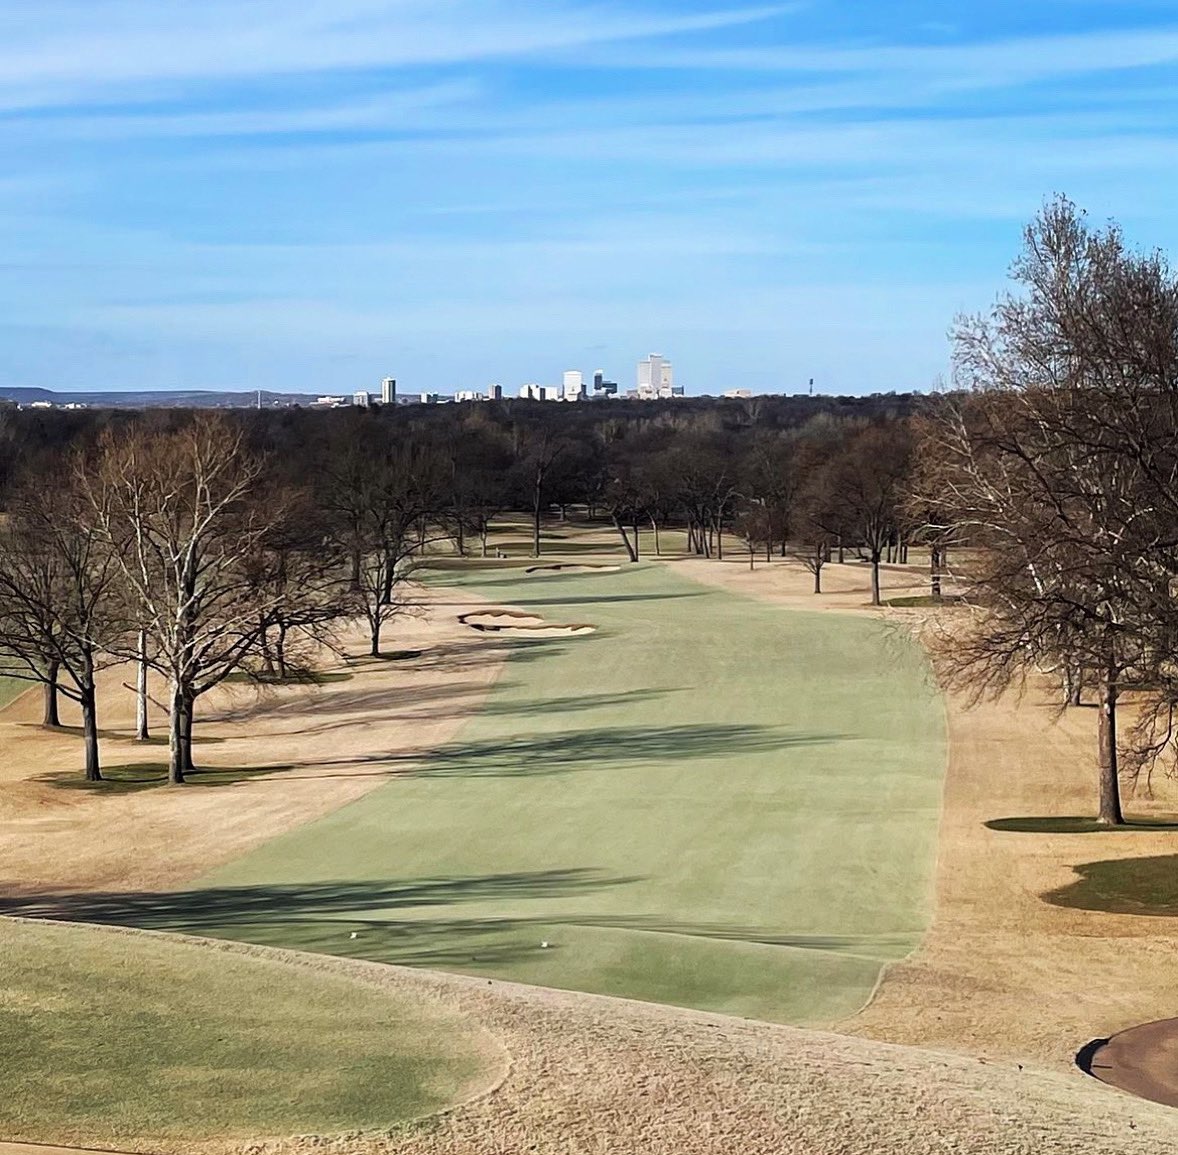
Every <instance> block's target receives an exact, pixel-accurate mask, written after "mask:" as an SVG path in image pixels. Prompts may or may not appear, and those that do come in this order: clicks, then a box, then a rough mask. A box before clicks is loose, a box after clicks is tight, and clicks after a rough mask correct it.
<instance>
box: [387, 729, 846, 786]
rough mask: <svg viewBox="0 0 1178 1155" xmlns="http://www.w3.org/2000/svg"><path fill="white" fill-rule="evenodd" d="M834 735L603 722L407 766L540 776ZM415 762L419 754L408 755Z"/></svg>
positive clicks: (467, 747) (465, 746)
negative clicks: (583, 728) (414, 757)
mask: <svg viewBox="0 0 1178 1155" xmlns="http://www.w3.org/2000/svg"><path fill="white" fill-rule="evenodd" d="M841 737H842V736H841V735H838V734H789V733H786V732H785V731H784V730H782V729H780V728H778V727H775V726H737V725H695V726H690V725H689V726H650V727H648V726H605V727H600V728H597V729H593V730H574V731H571V732H567V731H566V732H560V733H555V734H540V735H534V736H529V737H525V738H496V739H490V740H485V741H479V742H466V743H462V744H458V745H453V746H447V747H444V748H443V749H441V750H439V751H437V753H435V754H432V755H431V756H430V758H429V761H428V762H426V763H424V764H419V765H417V766H416V767H415V768H414V769H413V770H411V771H409V776H410V777H413V778H477V777H497V778H498V777H502V778H515V777H523V778H526V777H540V776H543V775H549V774H566V773H569V772H570V771H574V770H597V769H600V770H607V769H612V768H616V767H618V766H639V765H642V764H644V763H650V762H657V763H666V762H672V763H674V762H687V761H690V760H693V759H697V758H712V757H716V756H718V755H725V756H728V757H734V756H737V755H741V754H757V753H764V752H768V751H778V750H780V751H783V750H787V749H790V748H793V747H798V746H820V745H825V744H827V743H831V742H838V741H840V739H841ZM411 761H415V762H419V761H420V760H419V759H411Z"/></svg>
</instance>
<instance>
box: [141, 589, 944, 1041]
mask: <svg viewBox="0 0 1178 1155" xmlns="http://www.w3.org/2000/svg"><path fill="white" fill-rule="evenodd" d="M438 580H439V582H440V583H441V582H444V583H445V584H446V585H454V586H458V587H461V588H462V589H466V590H469V591H470V592H471V593H474V594H478V595H480V596H482V597H485V598H490V599H493V600H494V601H495V602H496V603H499V604H502V605H505V606H512V607H516V608H519V609H523V610H527V611H529V612H534V613H535V614H536V615H537V616H539V617H543V618H545V619H546V620H548V621H551V622H578V623H592V624H593V625H595V626H597V632H596V633H595V634H593V635H590V636H585V637H575V638H556V639H551V640H544V641H536V642H529V641H522V642H515V643H511V644H512V645H513V646H514V649H513V651H512V657H511V660H510V661H509V663H508V665H507V667H506V669H505V671H504V674H503V676H502V677H501V679H500V682H499V683H498V685H497V687H496V689H495V691H494V692H493V694H492V697H491V698H490V700H489V702H488V704H487V705H486V707H485V708H484V710H483V711H482V712H481V713H480V714H479V715H478V716H476V717H475V718H473V719H472V720H471V721H470V722H469V723H468V724H467V725H466V727H465V728H464V730H463V731H462V732H461V734H460V736H459V739H458V740H457V741H455V742H454V743H452V744H450V745H449V746H447V747H445V748H443V749H442V750H441V751H439V752H438V753H437V754H435V755H434V756H431V757H429V758H428V759H426V760H423V761H421V762H419V763H415V764H411V765H408V766H407V767H406V768H405V770H404V771H403V772H401V773H398V774H397V775H396V776H395V777H393V778H391V780H390V781H389V783H388V784H387V785H386V786H383V787H381V788H380V789H379V790H377V791H375V792H373V793H372V794H369V795H367V796H365V797H364V798H363V799H361V800H360V801H358V802H355V803H352V804H351V805H349V806H347V807H345V808H344V809H341V810H339V811H337V812H336V813H334V814H332V815H330V816H328V817H326V818H324V819H321V820H319V821H316V822H314V823H312V824H310V825H308V826H305V827H303V828H301V829H299V830H297V831H295V832H293V833H290V834H287V835H284V836H282V837H280V838H277V839H275V840H273V841H271V842H269V843H267V844H266V845H264V846H263V847H261V848H260V849H258V850H257V851H254V852H252V853H251V854H249V855H247V856H246V857H244V858H242V859H240V860H238V861H236V862H233V863H231V864H229V865H227V866H225V867H223V868H221V869H219V870H217V871H215V872H213V873H211V874H209V875H208V876H207V877H205V878H204V879H202V880H201V884H200V886H198V887H196V888H194V889H193V890H191V891H189V892H186V893H180V894H171V895H168V896H167V898H166V901H161V902H158V903H153V902H152V901H150V900H146V901H144V902H141V903H136V904H133V907H134V909H131V908H128V915H127V921H135V922H138V923H140V924H141V925H149V926H153V927H157V928H159V927H171V928H175V929H184V930H189V931H192V932H194V933H198V934H203V935H212V936H214V937H217V936H220V937H228V938H235V939H242V940H246V941H253V942H259V943H266V944H274V945H282V946H289V947H295V948H299V949H304V950H311V951H322V952H325V953H330V954H342V955H349V956H355V957H361V958H366V959H373V960H379V961H385V962H391V963H402V964H409V965H419V966H426V967H436V968H441V969H448V970H455V971H460V972H466V973H474V974H480V975H486V976H488V977H497V978H503V979H511V980H518V981H522V982H528V983H536V984H540V985H546V986H555V987H563V988H568V989H574V990H584V991H591V992H597V993H603V994H613V995H622V996H627V997H631V998H639V999H647V1000H652V1001H659V1002H667V1003H674V1004H680V1005H687V1006H693V1007H698V1008H702V1009H708V1010H716V1011H726V1012H732V1013H736V1014H742V1015H747V1016H750V1017H758V1018H764V1019H770V1020H776V1021H782V1022H795V1023H810V1022H824V1021H830V1020H832V1019H835V1018H838V1017H841V1016H844V1015H847V1014H850V1013H853V1012H854V1011H855V1010H856V1009H858V1008H859V1007H860V1006H861V1005H862V1004H863V1003H864V1002H865V1001H866V1000H867V999H868V998H869V996H870V992H871V990H872V987H873V985H874V983H875V981H876V979H877V976H878V974H879V971H880V969H881V967H883V966H884V965H885V964H886V963H888V962H889V961H892V960H895V959H898V958H901V957H903V956H904V955H906V954H907V953H909V952H910V951H911V950H912V949H913V948H914V947H915V946H916V944H917V943H918V941H919V939H920V937H921V935H922V933H923V931H924V929H925V927H926V925H927V922H928V919H929V915H930V911H931V899H932V871H933V863H934V854H935V839H936V832H937V824H938V815H939V805H940V790H941V780H942V775H943V769H944V762H945V736H944V727H943V717H942V711H941V706H940V702H939V699H938V697H937V695H936V692H935V691H934V690H933V689H932V687H931V685H930V683H929V681H928V679H927V676H926V669H925V665H924V662H923V658H922V657H921V655H920V653H919V651H918V649H917V647H916V646H915V645H914V644H913V643H911V642H909V641H908V640H906V639H904V638H902V637H900V636H898V635H897V634H896V633H894V632H891V631H889V630H888V629H887V628H886V627H885V626H884V625H883V624H882V623H880V622H879V621H878V620H876V619H873V618H868V617H866V616H864V617H858V616H854V615H834V614H826V615H820V614H817V613H804V612H793V611H789V610H785V609H781V608H778V607H775V606H770V605H764V604H760V603H757V602H754V601H751V600H748V599H745V598H741V597H738V596H735V595H733V594H731V593H728V592H725V591H719V590H713V589H709V588H705V587H703V586H700V585H697V584H696V583H694V582H691V581H688V580H686V579H684V578H682V577H680V576H678V575H676V574H672V573H670V572H669V571H668V570H666V569H665V568H664V567H661V566H635V567H632V568H628V569H626V570H625V571H623V572H620V573H610V574H588V575H578V576H549V577H544V578H539V577H529V576H526V575H522V574H513V575H510V576H504V575H503V574H502V573H499V574H496V573H494V572H493V571H485V570H484V571H481V572H472V573H467V574H455V573H453V572H448V573H445V574H444V575H440V576H439V579H438ZM383 753H385V752H384V751H378V750H373V751H372V752H371V756H372V757H373V758H378V757H379V756H380V755H381V754H383ZM387 753H388V754H389V756H390V757H395V755H396V752H395V751H388V752H387Z"/></svg>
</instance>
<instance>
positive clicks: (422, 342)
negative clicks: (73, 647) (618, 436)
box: [0, 0, 1178, 393]
mask: <svg viewBox="0 0 1178 1155" xmlns="http://www.w3.org/2000/svg"><path fill="white" fill-rule="evenodd" d="M0 42H2V43H4V45H5V52H4V54H3V58H2V59H0V157H3V167H2V168H0V233H2V237H0V241H2V250H0V251H2V252H3V257H2V258H0V384H4V385H9V386H12V385H42V386H47V387H50V388H60V389H80V388H94V389H117V388H145V387H156V388H171V387H175V388H201V387H208V388H235V387H241V388H253V387H256V386H260V387H265V388H279V389H293V390H302V391H319V390H324V391H342V390H349V391H350V390H352V389H354V388H366V387H368V388H372V389H376V388H378V387H379V380H380V378H381V377H382V376H384V375H386V374H392V375H394V376H396V377H397V378H398V379H399V381H400V382H401V385H402V388H403V389H405V390H406V391H409V390H419V389H422V390H424V389H430V390H438V389H440V390H446V391H448V390H450V389H453V388H470V387H479V386H483V385H486V384H487V383H489V382H491V381H499V382H502V383H503V384H504V385H505V386H507V387H508V388H509V389H510V390H512V391H514V388H515V386H517V385H518V384H520V383H521V382H523V381H533V380H538V381H554V380H557V379H558V378H559V374H560V372H561V371H562V370H563V369H566V368H581V369H583V370H585V371H586V372H592V370H593V369H595V368H598V367H602V368H604V369H605V370H606V372H607V374H609V375H611V376H614V377H616V378H617V379H618V380H619V381H621V382H623V383H624V384H632V383H633V378H634V363H635V362H636V361H637V360H638V359H639V358H640V357H642V356H644V355H645V354H646V353H649V352H651V351H652V350H655V351H658V352H661V353H664V354H665V355H666V356H668V357H669V358H670V359H671V360H672V361H673V362H674V363H675V367H676V376H677V379H678V380H679V381H680V382H682V383H683V384H685V385H686V386H687V388H688V391H689V392H705V391H718V390H720V389H722V388H737V387H746V388H753V389H757V390H767V391H782V390H783V391H786V392H793V391H798V390H802V389H804V388H805V385H806V382H807V380H808V379H809V378H810V377H814V378H816V381H817V387H818V388H819V389H820V390H822V391H825V392H852V393H858V392H871V391H873V390H888V389H908V388H916V389H927V388H929V387H931V386H932V384H933V383H934V381H935V380H936V378H937V376H938V375H939V374H943V373H945V372H946V370H947V364H948V345H947V342H946V338H945V332H946V329H947V327H948V325H949V323H950V321H951V320H952V318H953V316H954V314H955V313H956V312H958V311H961V310H969V311H972V310H976V309H980V308H984V307H985V306H986V305H987V304H988V302H989V301H990V300H992V298H993V296H994V295H995V293H996V292H997V291H998V290H999V289H1000V288H1001V287H1002V283H1003V279H1004V277H1005V273H1006V269H1007V267H1008V265H1009V263H1010V261H1011V259H1012V258H1013V256H1014V254H1015V252H1016V250H1017V248H1018V245H1019V238H1020V230H1021V228H1022V226H1023V224H1024V223H1025V222H1026V221H1027V220H1028V219H1029V218H1030V217H1031V216H1032V215H1033V214H1034V213H1035V211H1036V210H1037V208H1038V207H1039V205H1040V204H1041V203H1042V201H1043V199H1044V198H1045V197H1046V196H1048V195H1050V194H1052V193H1054V192H1057V191H1058V192H1065V193H1067V194H1068V195H1070V196H1071V197H1072V198H1073V199H1074V200H1075V201H1077V202H1078V203H1079V204H1080V205H1082V206H1083V207H1085V208H1086V209H1088V210H1089V212H1090V214H1091V215H1092V216H1093V217H1094V218H1096V219H1097V220H1102V219H1104V218H1106V217H1110V216H1111V217H1115V218H1116V219H1117V220H1119V221H1120V222H1121V223H1122V224H1123V225H1124V226H1125V229H1126V232H1127V233H1128V235H1129V237H1130V239H1132V240H1134V241H1137V242H1139V243H1141V244H1143V245H1146V246H1149V247H1153V246H1160V247H1161V248H1163V249H1166V250H1168V251H1170V252H1174V251H1175V250H1176V249H1178V216H1176V214H1175V213H1174V212H1173V208H1172V206H1173V203H1174V189H1175V188H1176V187H1178V85H1176V84H1175V83H1174V79H1175V76H1176V75H1178V73H1176V71H1175V68H1176V65H1178V5H1175V3H1174V2H1173V0H1164V2H1163V0H1156V2H1148V0H1137V2H1133V0H1116V2H1105V0H1034V2H1032V3H1026V2H1025V0H1024V2H1022V3H1015V2H1013V0H986V2H985V3H982V2H978V0H962V2H959V3H956V4H953V5H949V4H945V3H943V0H942V2H933V0H801V2H797V3H780V4H772V3H765V4H759V3H756V2H755V0H753V2H750V3H749V4H737V3H724V2H715V3H707V2H705V0H675V2H674V3H672V2H670V0H547V2H537V3H534V4H524V3H521V2H519V0H299V2H297V3H291V2H290V0H176V2H175V3H160V2H159V0H39V2H38V3H37V4H24V3H17V2H16V0H0Z"/></svg>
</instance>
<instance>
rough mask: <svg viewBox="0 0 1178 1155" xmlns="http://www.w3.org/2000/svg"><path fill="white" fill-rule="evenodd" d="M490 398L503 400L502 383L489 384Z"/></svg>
mask: <svg viewBox="0 0 1178 1155" xmlns="http://www.w3.org/2000/svg"><path fill="white" fill-rule="evenodd" d="M491 400H492V401H502V400H503V386H502V385H492V386H491Z"/></svg>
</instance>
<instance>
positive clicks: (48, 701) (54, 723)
mask: <svg viewBox="0 0 1178 1155" xmlns="http://www.w3.org/2000/svg"><path fill="white" fill-rule="evenodd" d="M41 724H42V725H43V726H46V727H48V728H51V729H57V728H58V727H59V726H60V725H61V715H60V714H59V713H58V710H57V663H56V662H53V663H51V664H50V666H49V673H48V676H47V677H46V679H45V717H44V719H43V720H42V723H41Z"/></svg>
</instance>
